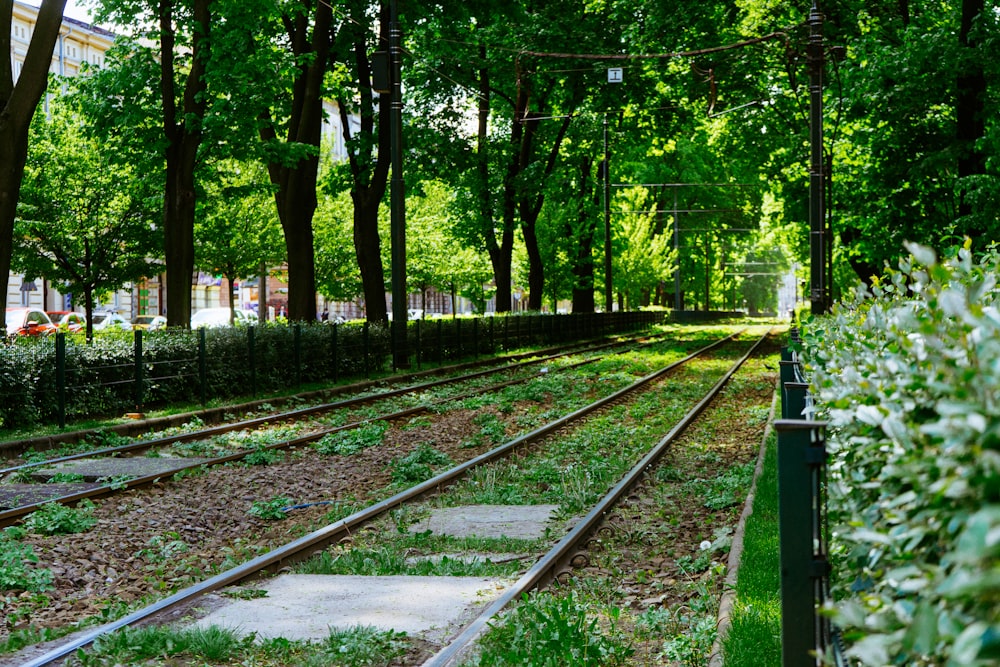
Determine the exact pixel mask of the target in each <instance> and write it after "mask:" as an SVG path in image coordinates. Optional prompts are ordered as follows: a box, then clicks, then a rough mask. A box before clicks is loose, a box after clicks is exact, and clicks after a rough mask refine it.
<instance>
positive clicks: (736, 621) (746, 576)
mask: <svg viewBox="0 0 1000 667" xmlns="http://www.w3.org/2000/svg"><path fill="white" fill-rule="evenodd" d="M779 552H780V550H779V540H778V461H777V436H776V435H775V434H774V433H772V434H771V436H770V437H769V438H768V441H767V451H766V452H765V455H764V467H763V470H762V472H761V475H760V478H759V479H758V480H757V491H756V494H755V496H754V504H753V513H752V514H751V515H750V516H749V517H748V518H747V521H746V528H745V533H744V537H743V557H742V558H741V560H740V569H739V574H738V576H737V579H736V604H735V605H734V606H733V612H732V615H731V617H730V621H731V626H730V628H729V632H728V633H727V635H726V638H725V640H724V641H723V654H724V656H725V667H760V666H761V665H780V664H781V563H780V555H779Z"/></svg>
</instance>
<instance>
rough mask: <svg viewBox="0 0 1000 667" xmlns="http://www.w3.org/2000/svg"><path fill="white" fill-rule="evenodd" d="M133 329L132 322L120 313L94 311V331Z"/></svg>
mask: <svg viewBox="0 0 1000 667" xmlns="http://www.w3.org/2000/svg"><path fill="white" fill-rule="evenodd" d="M115 329H119V330H121V331H131V330H132V323H131V322H129V321H128V320H126V319H125V318H124V317H123V316H121V315H119V314H118V313H94V331H112V330H115Z"/></svg>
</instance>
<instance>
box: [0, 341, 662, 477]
mask: <svg viewBox="0 0 1000 667" xmlns="http://www.w3.org/2000/svg"><path fill="white" fill-rule="evenodd" d="M655 337H656V336H654V338H655ZM645 338H650V337H649V336H646V337H645ZM631 342H632V341H626V342H625V343H623V342H622V341H610V342H605V343H601V344H597V345H591V346H584V347H581V348H580V349H575V350H571V351H569V352H565V351H564V352H560V353H557V354H549V355H546V356H543V357H534V355H535V354H538V352H535V353H526V354H524V355H522V356H521V357H520V358H523V359H527V361H518V362H516V363H508V364H505V365H502V366H494V367H491V368H487V369H484V370H481V371H476V372H473V373H466V374H464V375H459V376H455V377H448V378H441V379H438V380H431V381H430V382H424V383H421V384H416V385H407V386H405V387H400V388H397V389H391V390H389V391H383V392H373V393H369V394H363V395H361V396H354V397H351V398H345V399H343V400H340V401H334V402H330V403H322V404H320V405H313V406H309V407H305V408H297V409H295V410H288V411H285V412H279V413H275V414H273V415H267V416H264V417H254V418H253V419H245V420H243V421H239V422H235V423H232V424H221V425H219V426H212V427H209V428H205V429H200V430H198V431H190V432H188V433H180V434H177V435H171V436H166V437H163V438H154V439H151V440H143V441H140V442H134V443H130V444H127V445H120V446H117V447H105V448H102V449H95V450H91V451H88V452H79V453H76V454H67V455H66V456H60V457H56V458H52V459H46V460H44V461H34V462H32V463H24V464H21V465H17V466H10V467H7V468H0V476H4V475H9V474H13V473H18V472H22V471H24V470H29V469H31V468H37V467H40V466H47V465H55V464H58V463H65V462H67V461H76V460H79V459H83V458H93V457H98V456H115V455H119V454H128V453H134V452H138V451H144V450H147V449H152V448H154V447H163V446H166V445H172V444H176V443H178V442H191V441H192V440H200V439H203V438H210V437H212V436H215V435H222V434H224V433H230V432H232V431H239V430H244V429H248V428H255V427H258V426H263V425H266V424H269V423H272V422H275V421H281V420H285V419H298V418H300V417H306V416H309V415H312V414H317V413H323V412H330V411H332V410H340V409H343V408H347V407H352V406H355V405H362V404H365V403H369V402H372V401H377V400H381V399H384V398H393V397H396V396H403V395H405V394H410V393H416V392H420V391H425V390H427V389H433V388H434V387H439V386H441V385H446V384H458V383H460V382H465V381H467V380H474V379H476V378H479V377H484V376H487V375H491V374H493V373H502V372H504V371H511V370H514V371H516V370H518V369H521V368H526V367H528V366H533V365H537V364H542V363H546V362H548V361H552V360H553V359H559V358H561V357H567V356H570V355H572V354H579V353H581V352H594V351H597V350H602V349H606V348H608V347H615V346H620V345H623V344H625V345H628V344H629V343H631ZM641 344H643V343H640V345H641ZM436 370H440V369H436ZM373 384H374V383H373Z"/></svg>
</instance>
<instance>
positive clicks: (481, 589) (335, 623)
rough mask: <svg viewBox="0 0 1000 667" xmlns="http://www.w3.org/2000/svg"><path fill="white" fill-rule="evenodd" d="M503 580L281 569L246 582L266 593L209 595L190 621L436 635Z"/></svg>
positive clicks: (474, 609)
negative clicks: (203, 609)
mask: <svg viewBox="0 0 1000 667" xmlns="http://www.w3.org/2000/svg"><path fill="white" fill-rule="evenodd" d="M508 585H509V582H506V581H503V580H497V579H487V578H483V577H411V576H401V575H400V576H387V577H365V576H357V575H323V574H285V575H281V576H278V577H276V578H274V579H269V580H267V581H262V582H258V583H257V584H255V585H254V586H253V588H256V589H261V590H265V591H267V596H266V597H260V598H255V599H251V600H240V599H236V600H230V599H229V598H224V597H222V596H218V595H213V596H210V599H209V600H208V601H207V606H208V607H209V608H210V609H211V610H210V611H209V612H208V614H207V615H205V616H203V617H201V618H199V619H198V620H197V621H195V623H194V624H195V626H197V627H210V626H213V625H214V626H218V627H223V628H230V629H233V630H236V631H237V632H239V633H240V634H243V635H248V634H250V633H251V632H255V633H257V636H258V637H260V638H265V639H269V638H276V637H284V638H285V639H288V640H323V639H326V638H327V637H328V636H329V634H330V629H331V628H334V629H346V628H351V627H355V626H358V625H363V626H375V627H376V628H379V629H382V630H394V631H396V632H405V633H407V634H408V635H410V636H419V637H422V638H424V639H427V640H428V641H434V642H441V641H444V640H445V639H446V638H447V637H449V636H450V635H451V634H453V633H454V631H455V630H456V629H457V628H458V627H460V626H461V625H462V624H463V623H467V622H468V621H469V620H471V619H472V618H474V617H475V615H476V614H478V610H479V608H480V607H482V606H484V605H486V604H489V603H490V602H492V601H493V600H494V599H496V598H497V597H498V596H499V595H500V594H501V593H502V592H503V590H504V589H505V588H506V587H507V586H508Z"/></svg>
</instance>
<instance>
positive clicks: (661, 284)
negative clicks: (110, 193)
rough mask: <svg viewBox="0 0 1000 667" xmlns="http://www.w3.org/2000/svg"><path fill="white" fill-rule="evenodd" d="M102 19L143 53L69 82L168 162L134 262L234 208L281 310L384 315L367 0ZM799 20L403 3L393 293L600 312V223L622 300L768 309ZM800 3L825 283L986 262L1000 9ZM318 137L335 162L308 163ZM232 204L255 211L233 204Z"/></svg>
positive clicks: (126, 6) (803, 214)
mask: <svg viewBox="0 0 1000 667" xmlns="http://www.w3.org/2000/svg"><path fill="white" fill-rule="evenodd" d="M48 4H49V3H48V2H45V3H43V9H44V10H45V11H46V12H51V11H52V10H51V8H47V6H48ZM95 5H96V6H97V7H99V16H100V17H102V19H105V20H114V21H116V22H118V23H129V24H130V25H136V26H140V27H142V30H141V31H140V32H141V33H142V35H143V36H145V37H149V38H152V41H151V42H143V44H144V45H145V46H142V45H140V44H139V43H138V42H130V43H125V44H123V46H122V47H121V49H120V50H119V51H118V52H117V54H112V55H111V57H109V59H108V62H109V66H108V67H106V68H105V69H103V70H101V71H97V72H92V73H91V74H90V75H89V76H90V77H92V78H93V79H94V80H95V81H99V82H100V85H95V86H92V87H89V88H88V90H89V91H90V92H89V93H88V95H89V98H88V99H89V100H90V104H89V105H83V107H82V111H81V113H83V114H87V115H88V116H90V118H89V120H88V126H89V127H93V128H96V129H95V134H94V136H99V137H103V138H104V140H107V141H111V140H114V141H115V142H118V143H115V144H114V145H115V146H116V150H118V151H119V153H120V155H121V160H122V164H128V165H131V167H132V170H131V171H130V172H128V173H132V174H136V175H148V174H150V173H154V172H158V173H160V174H161V176H160V181H161V183H162V184H163V186H162V187H163V188H164V190H163V196H162V197H161V200H160V206H161V215H162V216H163V217H162V220H163V222H162V225H161V226H160V228H161V229H162V231H163V232H164V233H165V237H164V239H165V242H164V246H163V250H162V252H161V253H159V254H158V256H151V257H150V258H149V260H150V261H151V262H165V264H166V267H167V271H168V273H169V272H170V271H171V267H174V266H178V267H179V271H180V273H182V274H183V273H184V272H185V271H186V272H187V274H186V276H185V277H183V278H177V279H176V280H177V281H178V282H177V283H176V284H175V283H171V284H170V286H169V287H170V289H169V290H168V291H177V290H180V291H184V289H183V286H182V283H184V281H189V280H190V272H191V269H192V268H193V266H194V262H195V257H194V251H193V250H192V251H191V253H190V255H191V258H190V262H191V264H190V265H188V259H187V258H188V254H189V253H188V243H189V238H190V240H191V241H193V240H194V236H195V235H199V236H200V235H202V234H205V235H208V236H206V248H207V243H208V241H209V236H212V235H214V236H215V237H217V238H218V232H219V231H220V230H224V229H225V227H226V224H227V222H226V221H227V220H228V221H230V223H231V224H233V225H234V228H237V229H238V227H235V224H236V218H237V217H238V218H239V219H240V220H239V222H240V223H241V224H243V223H247V221H248V220H258V221H259V224H261V225H270V224H271V223H272V222H273V220H274V219H277V220H279V221H280V223H281V229H282V237H283V240H284V246H285V248H284V253H283V257H282V258H280V259H283V260H284V261H286V262H287V268H288V276H289V281H290V285H289V298H290V315H291V316H292V318H293V319H310V318H312V317H315V298H314V294H315V292H316V291H317V290H318V291H320V292H323V293H324V294H326V295H327V296H328V297H334V298H344V299H353V298H358V297H362V298H363V301H364V304H365V306H366V309H367V313H368V317H369V319H371V320H373V321H384V320H385V318H386V315H387V309H386V303H385V287H386V285H385V283H386V279H385V276H386V275H387V273H388V270H389V266H388V264H389V262H388V253H386V252H385V248H386V247H387V240H388V239H386V238H385V236H386V235H385V232H384V229H382V230H380V226H379V220H380V219H382V218H383V216H384V215H385V210H386V207H387V206H388V204H389V202H388V201H387V200H388V193H387V189H388V188H387V182H388V179H389V176H390V166H389V162H390V161H389V151H390V146H389V136H390V132H389V130H388V122H389V118H388V116H389V100H388V96H387V95H383V94H379V93H378V92H376V88H378V87H377V86H376V85H375V80H376V79H377V78H378V77H379V75H380V73H381V72H380V70H379V67H380V65H379V63H380V62H382V61H380V60H379V59H378V58H375V57H374V56H373V53H375V52H376V51H380V50H383V51H384V50H385V48H386V45H387V39H388V33H387V30H388V26H387V24H386V18H387V15H388V2H387V0H382V1H381V2H374V1H371V0H367V1H366V0H340V1H339V2H333V3H326V2H312V1H310V0H290V1H289V2H283V3H280V4H278V5H275V4H274V3H256V2H230V1H228V0H213V1H212V2H210V3H209V2H206V1H205V0H170V1H166V0H164V1H163V2H159V3H156V4H155V5H153V4H149V3H148V2H142V1H140V0H101V1H100V2H95ZM801 5H802V6H796V5H789V4H788V3H781V2H777V1H776V0H749V1H748V2H744V3H737V4H734V3H727V2H707V3H706V2H701V1H699V2H694V0H683V1H681V2H676V3H673V5H671V9H670V11H669V12H667V11H665V10H664V9H663V6H662V4H661V3H658V2H653V1H652V0H601V1H600V2H572V1H571V0H555V1H554V2H548V3H542V4H539V3H536V2H526V1H524V0H514V1H513V2H504V3H494V2H480V1H478V0H475V1H466V2H455V1H451V0H449V1H447V2H435V3H426V2H421V1H417V0H414V2H408V3H404V6H403V7H402V9H403V13H402V14H401V17H400V22H401V28H402V33H403V39H404V45H405V47H404V50H403V63H402V65H403V76H404V81H403V91H404V109H403V115H404V121H405V128H404V138H405V140H404V144H405V145H404V147H403V148H404V165H405V167H404V169H405V170H406V179H407V188H406V189H407V205H408V206H410V207H412V208H413V210H414V212H415V213H416V214H417V216H418V217H417V218H415V219H414V220H413V221H412V222H411V226H412V229H413V230H415V231H416V232H417V234H418V236H416V237H414V236H413V232H411V234H409V235H408V250H409V253H410V255H411V257H412V261H411V262H410V264H411V266H410V267H409V269H410V272H409V276H408V280H409V291H410V292H411V293H417V292H420V291H421V290H424V289H426V288H427V287H428V286H433V287H435V288H436V289H439V290H449V289H452V288H453V287H454V286H455V285H458V284H459V283H461V284H464V287H456V288H455V289H457V290H459V291H461V290H462V289H467V290H469V293H470V294H474V293H478V294H479V295H480V297H479V300H480V301H482V306H483V307H484V308H486V307H487V305H486V301H485V300H484V299H485V298H486V296H487V295H490V296H491V299H492V301H491V303H492V305H491V306H489V307H493V308H495V309H496V310H498V311H501V312H503V311H507V310H510V309H511V308H512V307H513V306H514V305H515V299H514V295H515V294H520V293H524V294H525V295H526V298H525V300H524V301H525V302H526V304H527V306H528V307H529V308H530V309H542V308H560V307H563V306H560V305H559V303H560V302H569V303H570V304H571V307H572V309H573V310H574V311H579V312H588V311H592V310H594V309H595V308H598V307H600V305H602V304H603V299H602V298H600V297H601V295H602V293H603V291H604V281H605V279H606V277H607V276H606V275H605V273H606V271H605V268H604V259H605V256H606V252H607V250H608V248H607V246H606V241H605V224H606V221H607V222H608V223H610V227H611V230H610V231H611V248H610V249H611V254H612V256H613V262H612V265H611V272H612V273H611V285H612V289H613V291H614V296H615V301H616V302H617V303H618V304H619V306H620V307H629V308H633V307H639V306H646V305H660V306H671V305H680V306H681V307H683V308H689V309H694V308H698V309H733V308H738V309H743V308H747V309H750V310H760V311H769V310H772V309H773V308H774V307H775V306H776V304H775V303H773V301H774V299H775V289H774V288H775V286H776V285H777V284H778V281H779V279H780V278H781V276H779V275H777V274H779V273H781V272H783V271H788V270H790V269H789V267H790V266H791V264H792V262H796V263H798V264H799V265H804V264H807V263H808V256H809V252H808V250H809V241H810V235H809V228H808V227H809V226H808V222H807V218H808V208H809V207H808V187H809V178H808V173H809V168H810V165H809V154H810V146H809V127H808V126H809V123H808V90H807V87H808V83H809V78H808V69H807V67H808V62H807V60H808V59H807V49H806V46H807V39H808V33H809V30H808V26H806V25H805V19H806V15H807V14H808V12H809V10H810V6H809V5H810V3H807V2H803V3H801ZM0 8H2V5H0ZM820 9H821V10H822V11H823V14H824V19H825V20H824V24H823V34H824V68H823V72H824V82H825V87H824V98H825V99H824V102H825V108H826V115H825V127H824V144H823V156H824V161H825V167H826V169H825V171H826V173H827V174H828V181H827V183H826V186H827V190H826V194H827V198H826V202H825V203H826V205H827V215H828V217H827V220H826V225H827V226H828V231H829V233H830V234H829V238H830V239H831V240H832V241H833V244H832V245H833V253H832V256H831V258H832V262H833V271H832V275H833V276H835V277H836V281H837V284H835V285H834V296H836V295H837V294H838V293H840V292H842V291H844V290H845V289H846V288H847V287H848V286H847V285H846V284H843V283H844V281H845V280H847V279H849V275H850V274H853V275H855V276H857V277H860V278H861V279H867V278H868V277H869V276H871V275H873V274H874V273H876V272H877V271H878V270H879V269H880V267H881V266H882V264H883V263H884V262H887V261H892V260H893V259H894V258H896V257H898V256H900V255H901V254H902V253H903V252H904V250H903V242H904V241H914V242H919V243H924V244H927V245H931V246H943V245H947V244H950V243H954V242H955V241H956V240H957V239H960V238H961V237H963V236H968V237H969V238H970V239H972V244H973V245H972V247H973V249H982V248H984V247H985V246H986V244H988V243H989V242H990V240H991V239H993V238H995V237H996V233H997V232H998V231H1000V230H998V229H997V218H996V214H995V210H996V206H995V203H996V202H998V201H1000V180H998V177H997V173H996V163H997V161H996V159H995V156H996V154H997V150H998V148H1000V144H998V140H997V127H996V126H997V124H996V121H995V120H994V119H995V118H997V114H996V113H995V111H996V108H995V107H996V100H997V99H998V96H997V95H996V92H997V88H996V81H997V74H998V71H997V68H998V67H1000V64H997V62H996V60H995V59H994V58H992V57H990V52H989V49H990V47H991V45H992V44H994V43H995V42H996V38H997V36H998V35H1000V16H998V14H997V13H996V12H995V11H991V10H988V9H987V8H986V7H985V3H984V2H983V1H982V0H963V1H962V2H960V3H958V2H954V3H928V2H919V1H914V0H907V1H905V2H896V1H895V0H894V1H893V2H889V1H888V0H885V1H879V2H875V3H871V2H864V3H862V2H860V0H841V1H840V2H837V3H833V2H824V3H820ZM209 37H210V39H208V38H209ZM203 38H206V39H207V41H204V42H202V41H200V40H202V39H203ZM234 54H239V57H234ZM612 68H614V74H612V73H611V70H612ZM3 83H4V80H3V79H0V84H3ZM2 89H3V88H2V86H0V90H2ZM11 92H13V91H12V89H11ZM10 99H14V98H13V97H10ZM324 101H325V102H324ZM324 116H325V119H326V120H325V122H326V125H324ZM332 121H338V122H336V123H333V122H332ZM4 127H6V126H4ZM324 127H325V128H326V129H324ZM0 130H4V128H3V127H0ZM4 131H6V130H4ZM331 131H336V132H337V133H339V135H340V136H339V137H336V139H338V140H339V141H338V142H331V143H338V144H339V145H340V146H342V147H343V154H342V155H343V159H342V161H340V162H334V164H332V166H331V167H330V169H329V170H327V171H324V172H323V173H322V174H321V172H320V165H321V163H322V162H323V160H325V158H326V156H327V152H328V150H329V149H328V148H327V145H328V144H326V143H323V141H322V135H323V133H324V132H326V133H327V134H329V133H330V132H331ZM101 132H103V134H101ZM329 138H331V137H328V139H329ZM109 145H110V144H109ZM227 160H236V161H239V162H240V163H241V164H247V165H249V163H250V162H256V163H258V164H261V165H265V166H266V168H267V172H268V174H269V180H270V182H271V184H272V189H271V190H270V193H271V196H272V197H273V201H272V206H273V209H274V213H275V215H274V216H267V215H263V212H262V211H261V210H260V201H261V200H260V191H255V194H251V193H250V190H247V189H245V188H242V186H240V187H239V188H237V187H236V186H235V184H234V183H232V182H231V179H230V180H227V178H228V177H227V176H226V175H225V172H226V169H224V168H220V167H221V166H222V165H225V164H227V163H226V161H227ZM171 165H173V166H171ZM324 169H325V168H324ZM9 175H10V174H9ZM635 188H639V190H636V189H635ZM640 190H641V191H642V192H644V193H645V194H643V195H641V196H640V195H639V194H637V193H638V192H639V191H640ZM606 192H607V196H606V195H605V193H606ZM213 193H214V194H213ZM219 193H227V194H226V196H225V197H219V196H217V195H218V194H219ZM345 195H347V196H349V200H346V199H344V196H345ZM204 197H209V199H206V200H205V201H202V198H204ZM244 197H249V198H251V199H252V200H253V201H255V202H257V203H255V204H253V207H254V209H255V210H257V211H258V212H259V213H260V215H258V214H256V213H255V214H254V215H253V216H247V215H244V213H245V211H244V210H243V209H242V208H241V206H242V205H240V204H237V203H235V202H233V201H231V200H232V199H243V198H244ZM444 200H446V201H447V206H445V207H438V205H437V204H432V202H438V201H444ZM0 203H2V202H0ZM247 205H248V206H249V204H247ZM189 206H190V210H189ZM605 206H607V209H605ZM0 208H2V207H0ZM26 210H27V209H26ZM605 210H607V213H605ZM197 211H200V212H201V213H196V212H197ZM241 211H242V212H241ZM430 211H433V213H430ZM640 211H644V213H642V212H640ZM0 213H2V211H0ZM348 215H349V219H348V218H347V217H346V216H348ZM196 216H201V217H199V220H201V221H202V222H199V225H201V226H199V227H195V226H194V225H195V218H196ZM0 217H2V216H0ZM208 221H212V225H213V226H214V230H215V231H210V229H209V227H208V226H204V224H203V223H207V222H208ZM265 221H267V222H265ZM0 222H2V219H0ZM250 224H253V223H250ZM248 233H249V232H248ZM19 247H20V246H19ZM428 248H430V249H431V250H430V251H429V252H428V250H427V249H428ZM674 248H676V254H674V252H673V250H674ZM434 249H446V250H444V251H441V250H434ZM11 252H15V251H14V250H9V249H7V248H5V247H2V246H0V259H3V258H4V256H5V255H7V254H10V253H11ZM17 252H20V250H18V251H17ZM442 252H444V253H446V254H447V255H448V258H449V259H450V260H451V262H450V264H449V263H448V262H444V261H437V260H439V259H443V258H442V257H440V255H441V254H442ZM154 254H155V253H154ZM519 257H520V258H523V262H524V267H525V271H524V272H523V273H520V272H519V271H518V270H517V258H519ZM278 259H279V258H277V257H275V256H268V257H263V256H261V257H260V258H259V261H278ZM19 261H20V260H19ZM198 261H199V262H201V260H198ZM248 261H249V260H248ZM22 263H23V262H22ZM209 263H212V262H209ZM486 263H488V264H489V267H490V271H489V275H488V276H485V277H483V276H481V271H482V268H483V267H484V266H485V264H486ZM765 263H766V264H767V266H769V267H772V268H774V270H773V271H762V270H756V269H755V268H754V267H756V266H763V265H764V264H765ZM15 264H16V263H15ZM654 265H655V266H654ZM0 268H2V266H0ZM460 269H461V270H462V271H464V273H462V275H463V277H461V278H458V277H457V276H459V275H460V273H461V272H460V271H459V270H460ZM466 269H468V270H467V271H466ZM233 270H234V271H235V269H233ZM241 271H242V269H241V270H240V272H241ZM766 274H774V275H771V276H770V277H768V276H767V275H766ZM481 278H482V279H481ZM168 281H169V279H168ZM470 281H472V283H476V284H475V285H473V284H472V283H470ZM672 293H673V294H672ZM675 302H679V303H675ZM172 307H173V306H171V308H172Z"/></svg>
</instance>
